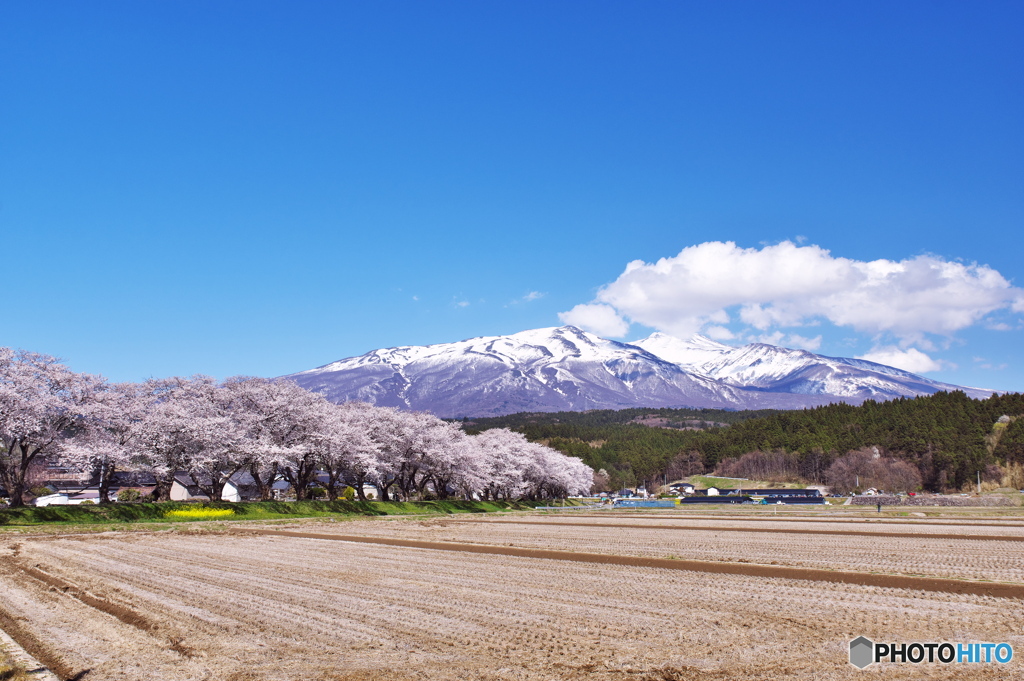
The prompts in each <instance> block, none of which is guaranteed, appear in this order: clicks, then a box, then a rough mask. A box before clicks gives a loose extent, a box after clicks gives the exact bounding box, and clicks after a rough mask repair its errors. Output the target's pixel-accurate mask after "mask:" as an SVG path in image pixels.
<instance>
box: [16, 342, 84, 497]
mask: <svg viewBox="0 0 1024 681" xmlns="http://www.w3.org/2000/svg"><path fill="white" fill-rule="evenodd" d="M103 385H104V380H103V378H102V377H99V376H92V375H89V374H77V373H75V372H73V371H71V370H70V369H68V368H67V367H66V366H64V365H63V364H61V363H60V362H59V361H58V360H57V359H56V358H54V357H51V356H49V355H42V354H39V353H34V352H27V351H24V350H17V351H15V350H12V349H10V348H0V483H2V484H3V485H4V487H5V488H6V489H7V493H8V494H9V496H10V505H11V506H22V505H24V500H23V498H22V496H23V495H24V493H25V483H26V475H27V474H28V471H29V468H30V467H31V466H32V465H33V464H34V463H35V462H36V461H37V460H39V459H41V458H42V457H45V456H59V455H60V452H61V450H62V448H63V446H64V445H65V443H66V440H67V437H68V435H69V434H71V433H73V432H74V431H75V430H76V429H80V428H81V427H82V426H83V424H84V423H85V422H87V421H88V420H89V419H90V418H92V417H93V416H94V412H95V410H96V408H97V402H96V394H97V392H98V391H100V390H101V389H102V387H103Z"/></svg>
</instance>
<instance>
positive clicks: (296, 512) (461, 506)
mask: <svg viewBox="0 0 1024 681" xmlns="http://www.w3.org/2000/svg"><path fill="white" fill-rule="evenodd" d="M547 503H549V502H530V501H516V502H507V501H409V502H401V501H344V500H338V501H258V502H241V503H230V502H219V503H203V504H196V503H180V502H173V501H168V502H163V503H160V504H153V503H143V504H134V503H133V504H110V505H109V506H103V505H100V506H44V507H42V508H36V507H34V506H29V507H24V508H11V509H4V510H0V527H24V526H35V525H54V524H64V525H83V524H84V525H91V524H100V523H105V524H111V523H156V522H159V523H167V522H195V521H197V520H273V519H281V518H317V517H325V516H388V515H443V514H450V513H494V512H498V511H518V510H526V509H530V508H534V507H535V506H543V505H545V504H547ZM211 511H216V512H211ZM225 512H226V513H225Z"/></svg>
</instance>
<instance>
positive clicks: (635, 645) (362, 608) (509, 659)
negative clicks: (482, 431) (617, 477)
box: [0, 516, 1024, 681]
mask: <svg viewBox="0 0 1024 681" xmlns="http://www.w3.org/2000/svg"><path fill="white" fill-rule="evenodd" d="M519 520H521V521H527V522H528V523H529V524H527V523H524V522H518V523H517V522H508V521H507V519H505V520H503V521H500V522H496V521H490V520H484V521H476V520H471V521H469V522H458V521H454V520H444V519H442V520H437V521H422V520H368V521H354V522H318V523H303V524H302V526H301V529H302V532H304V533H308V534H320V535H323V536H324V538H311V537H299V536H274V535H257V534H249V533H245V532H244V531H239V530H238V529H237V528H235V529H232V530H229V531H198V530H197V531H194V532H188V531H175V532H139V533H108V534H102V535H77V536H58V537H42V536H39V537H17V538H15V537H10V536H8V537H5V538H3V539H2V540H0V594H2V600H0V628H3V629H4V630H6V631H7V632H8V633H9V634H11V635H12V636H13V637H14V638H15V639H17V640H18V641H19V642H20V643H21V644H22V645H23V646H25V647H26V648H28V649H29V652H32V653H33V654H35V655H36V657H37V658H39V659H40V660H42V661H43V662H44V663H46V664H48V665H49V666H50V667H51V668H53V669H54V670H55V671H56V672H57V673H58V674H59V675H60V676H61V677H62V678H65V679H71V678H78V679H84V680H87V681H93V680H97V681H99V680H106V679H175V680H177V679H182V680H185V679H212V680H221V679H224V680H227V681H232V680H234V681H242V680H244V679H254V680H255V679H321V680H324V681H328V680H332V679H339V680H340V679H346V680H352V681H356V680H361V679H442V680H447V679H489V680H490V679H493V680H498V679H502V680H504V679H509V680H513V679H515V680H524V681H533V680H537V681H540V680H547V679H594V680H608V681H627V680H636V681H640V680H648V681H673V680H677V681H678V680H681V679H694V680H696V679H733V678H737V679H846V678H851V679H862V678H867V677H866V676H865V675H866V674H867V675H870V676H871V677H872V678H875V677H878V674H879V673H880V672H881V673H882V674H883V675H884V677H885V678H887V679H888V678H963V679H1006V678H1024V665H1022V664H1021V663H1020V662H1019V661H1018V660H1017V659H1015V660H1014V661H1013V662H1012V663H1010V664H1009V665H996V664H991V665H950V666H944V665H938V664H931V665H929V664H924V665H919V666H914V665H909V664H907V665H875V666H873V667H872V668H870V669H869V670H867V671H863V672H862V671H859V670H857V669H855V668H853V667H852V666H850V665H849V664H848V663H847V646H848V643H849V641H850V639H852V638H854V637H856V636H859V635H865V636H867V637H869V638H872V639H874V640H882V641H936V640H946V641H964V642H966V641H994V642H1001V641H1007V642H1009V643H1011V644H1013V645H1014V648H1015V651H1016V652H1017V653H1018V657H1020V656H1021V655H1022V654H1024V601H1022V600H1021V599H1019V598H1007V597H992V596H985V595H972V594H961V593H950V592H948V591H944V590H942V589H935V590H920V589H909V588H891V587H886V586H870V585H865V584H857V583H835V582H830V581H823V580H821V579H817V578H815V579H810V578H808V579H800V578H780V577H775V576H771V575H772V574H774V573H771V572H770V568H772V567H774V568H786V569H790V568H799V569H805V570H809V571H810V570H814V571H816V572H815V573H814V574H818V573H821V574H824V573H825V572H826V571H831V572H834V573H836V574H850V575H858V574H859V575H866V574H872V573H873V574H876V575H883V576H884V575H896V576H899V575H904V576H915V575H925V576H930V577H935V578H942V580H946V581H944V582H942V583H947V582H949V583H953V582H955V581H957V580H959V581H968V582H970V583H972V584H978V583H979V582H978V580H993V581H996V582H1002V583H1006V584H1010V585H1013V588H1018V587H1020V586H1022V585H1024V582H1022V572H1021V568H1020V566H1021V565H1022V564H1024V542H1020V541H1015V540H1012V539H998V538H996V537H994V536H993V537H992V538H989V539H984V540H982V539H972V538H970V537H969V535H970V532H971V531H973V530H978V531H982V528H980V527H979V528H971V529H969V530H968V531H967V535H968V536H965V537H964V538H954V539H950V538H946V537H942V538H938V537H934V536H933V537H929V536H928V534H930V533H932V534H934V533H939V534H959V533H960V530H958V529H956V528H950V527H949V526H929V525H927V524H921V525H919V526H915V527H914V529H912V530H909V531H907V530H906V529H905V526H903V525H899V526H897V527H895V529H894V528H893V527H889V526H881V525H878V526H872V527H870V528H865V527H863V526H858V528H857V529H858V530H865V531H877V532H879V533H889V534H913V533H920V534H921V536H920V537H919V538H918V537H913V536H910V537H907V536H881V537H871V536H865V535H852V536H849V537H844V536H842V535H841V534H801V533H792V532H790V533H786V532H785V531H784V530H785V527H783V525H785V526H786V527H789V529H816V530H821V529H830V527H831V526H830V525H829V526H826V527H823V525H822V524H821V523H813V524H812V523H807V524H803V523H778V524H774V523H772V524H765V523H757V524H756V525H757V527H756V528H755V527H754V525H755V524H754V523H750V522H748V520H746V519H743V518H737V519H736V520H729V519H724V520H722V521H720V523H719V524H718V525H708V524H707V523H704V524H694V523H690V524H689V526H686V527H684V525H686V523H687V522H688V521H685V520H677V521H659V522H658V524H659V527H658V528H657V529H649V528H647V527H644V526H643V525H644V519H643V517H636V518H631V519H628V520H624V521H621V523H622V527H608V526H602V523H603V521H599V520H592V519H582V518H580V519H561V518H560V519H556V520H555V521H545V520H543V519H539V518H537V517H533V516H531V517H521V518H519ZM537 522H540V523H543V524H536V523H537ZM615 522H619V521H615ZM608 524H614V523H603V525H608ZM673 524H675V525H676V526H673ZM893 525H895V524H893ZM725 527H735V528H737V529H735V530H731V531H724V530H723V528H725ZM272 529H273V530H286V529H288V528H286V527H285V526H282V525H275V527H273V528H272ZM292 529H294V528H292ZM763 529H781V530H783V531H782V532H764V531H755V530H763ZM990 530H991V531H990ZM984 531H985V532H986V533H987V534H991V535H1000V536H1006V537H1013V536H1017V535H1021V536H1024V529H1022V528H1020V527H1019V526H1012V525H1008V526H1003V527H989V528H985V529H984ZM339 536H348V537H350V538H351V539H352V540H351V541H345V540H338V539H337V537H339ZM332 537H333V538H332ZM360 537H363V538H378V539H381V538H386V539H393V540H402V541H406V542H407V543H408V542H410V541H419V542H436V543H439V544H444V545H445V547H444V548H443V549H439V548H416V547H414V546H388V545H381V544H371V543H366V542H365V541H360V540H359V539H360ZM473 547H482V548H484V549H486V550H488V551H493V550H494V549H495V548H500V547H504V548H507V549H509V550H510V551H519V552H520V554H521V555H499V554H496V553H493V552H492V553H473V552H468V551H469V550H472V549H473ZM530 550H537V551H549V552H552V554H551V555H555V552H558V553H557V558H555V559H553V558H538V557H533V556H531V555H530V554H529V551H530ZM573 554H576V556H575V558H574V555H573ZM593 555H603V556H608V557H609V559H617V558H623V559H625V558H632V559H634V562H635V563H636V561H635V559H637V558H665V559H669V560H680V561H683V560H693V561H701V564H702V565H710V566H711V569H710V570H709V571H695V570H690V569H666V568H662V567H647V566H644V565H643V564H641V563H636V564H625V565H623V564H615V563H614V560H609V562H607V563H602V562H594V561H589V562H588V561H585V560H580V559H581V558H582V557H584V556H593ZM737 564H743V565H750V566H755V567H757V566H764V567H765V569H766V571H765V572H763V573H761V574H760V575H759V574H728V573H727V572H728V570H725V572H726V573H725V574H718V573H715V572H714V571H713V570H714V566H716V565H719V566H722V567H723V569H724V568H727V567H728V566H730V565H737ZM787 574H788V573H787ZM793 574H799V573H793ZM807 574H808V575H810V574H811V572H808V573H807ZM940 581H941V580H940ZM879 583H884V582H879ZM937 583H938V582H937ZM879 678H880V677H879Z"/></svg>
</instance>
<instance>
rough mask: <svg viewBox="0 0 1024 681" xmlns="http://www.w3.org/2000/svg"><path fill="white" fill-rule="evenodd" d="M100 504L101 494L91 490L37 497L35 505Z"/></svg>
mask: <svg viewBox="0 0 1024 681" xmlns="http://www.w3.org/2000/svg"><path fill="white" fill-rule="evenodd" d="M99 502H100V493H99V492H98V491H96V490H89V491H85V492H78V493H71V494H69V493H67V492H57V493H56V494H47V495H45V496H41V497H36V501H35V504H36V506H77V505H79V504H84V503H90V504H98V503H99Z"/></svg>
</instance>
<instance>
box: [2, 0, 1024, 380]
mask: <svg viewBox="0 0 1024 681" xmlns="http://www.w3.org/2000/svg"><path fill="white" fill-rule="evenodd" d="M1022 25H1024V5H1021V4H1020V3H1016V2H985V3H971V4H968V3H962V2H942V1H939V2H934V1H933V2H902V3H883V2H863V1H858V2H846V3H842V2H840V3H820V2H806V3H794V2H770V3H765V2H732V3H721V2H643V3H634V2H595V1H593V0H588V1H582V2H550V1H544V2H515V3H510V2H479V1H475V2H379V3H366V2H358V3H357V2H352V3H342V2H322V3H321V2H301V3H284V2H276V3H274V2H254V1H252V0H247V1H245V2H217V1H212V2H202V3H200V2H146V3H138V2H104V1H102V0H97V1H94V2H89V3H66V2H61V3H57V2H34V3H14V2H8V3H3V4H2V5H0V93H2V96H0V232H2V234H3V240H2V245H3V251H4V253H3V262H4V277H3V280H2V281H3V283H2V284H0V285H2V287H3V289H2V290H3V300H4V312H5V314H4V315H3V324H2V326H0V345H9V346H14V347H23V348H27V349H31V350H36V351H40V352H46V353H50V354H54V355H58V356H60V357H63V358H64V359H65V360H66V361H67V362H68V363H69V364H70V365H71V366H72V367H73V368H75V369H77V370H81V371H90V372H96V373H102V374H104V375H106V376H108V377H110V378H113V379H117V380H136V379H142V378H145V377H148V376H165V375H171V374H192V373H207V374H211V375H214V376H219V377H223V376H228V375H235V374H254V375H264V376H273V375H280V374H284V373H289V372H292V371H298V370H302V369H306V368H311V367H313V366H317V365H320V364H325V363H327V362H329V361H332V360H336V359H339V358H342V357H346V356H351V355H356V354H361V353H363V352H366V351H368V350H371V349H373V348H377V347H387V346H394V345H405V344H426V343H438V342H448V341H454V340H460V339H463V338H467V337H473V336H480V335H493V334H505V333H512V332H515V331H520V330H524V329H528V328H536V327H542V326H554V325H558V324H561V323H562V320H564V319H566V315H567V314H571V312H572V311H573V310H574V309H577V306H580V305H584V306H586V305H606V306H608V307H609V308H610V309H609V310H606V311H607V312H610V313H612V314H614V316H615V318H616V319H619V320H621V323H622V324H626V325H628V326H627V327H626V329H625V332H624V333H622V335H621V337H622V338H625V339H637V338H641V337H643V336H646V335H647V334H648V333H650V332H651V330H652V329H653V328H671V329H674V330H675V331H676V332H677V333H681V332H682V331H685V330H688V329H691V328H698V327H699V328H698V330H702V331H704V332H708V330H709V329H711V333H714V334H717V335H718V337H720V338H723V339H725V340H726V341H727V342H732V343H740V342H744V341H747V340H754V339H758V338H764V339H770V338H776V339H779V342H780V343H781V344H787V343H788V344H793V343H792V342H791V341H793V340H794V339H795V340H796V341H798V342H803V343H804V344H805V345H807V346H808V347H813V348H814V349H815V350H816V351H817V352H820V353H823V354H832V355H843V356H880V355H879V354H878V353H885V352H888V353H890V354H889V355H886V356H891V357H894V358H903V359H904V360H906V361H908V362H910V363H911V364H914V363H915V362H916V364H914V366H916V367H918V368H920V367H926V368H930V369H932V371H930V372H929V373H928V374H927V375H929V376H930V377H933V378H937V379H940V380H946V381H950V382H954V383H958V384H964V385H978V386H985V387H993V388H998V389H1009V390H1021V389H1024V357H1022V355H1021V348H1022V347H1024V343H1022V340H1024V325H1022V321H1021V318H1022V317H1024V314H1022V313H1024V310H1022V309H1021V300H1022V299H1021V295H1022V293H1021V287H1022V286H1024V264H1022V262H1021V260H1022V259H1021V255H1022V248H1021V237H1020V234H1021V233H1022V229H1021V228H1022V226H1024V126H1021V121H1022V120H1024V88H1021V83H1022V82H1024V41H1021V40H1020V38H1019V31H1020V27H1021V26H1022ZM714 242H723V243H732V244H735V250H733V251H729V252H731V253H733V254H734V255H736V256H737V257H736V258H734V259H732V260H728V259H727V260H728V261H722V263H723V264H722V267H724V268H726V269H725V270H722V269H721V268H719V270H717V271H718V273H719V274H720V275H721V279H722V281H724V282H731V281H733V277H731V276H729V274H730V272H731V270H729V269H728V267H739V268H745V267H746V265H745V264H744V263H748V264H749V263H750V262H767V260H770V258H768V257H767V255H766V253H768V254H772V253H778V250H777V249H779V248H780V246H779V244H785V243H786V242H788V243H789V244H790V247H789V251H788V252H789V253H790V254H792V253H796V254H804V255H813V254H817V258H818V261H820V262H822V263H825V264H824V266H823V267H824V269H825V270H829V268H833V267H840V265H842V266H843V267H846V269H847V270H849V271H850V272H854V271H860V270H864V269H865V268H866V269H871V268H872V267H875V269H877V268H878V266H877V265H876V266H871V265H869V264H868V263H877V261H891V263H894V264H895V265H893V266H894V267H896V269H899V268H900V267H902V268H904V270H906V272H905V273H904V274H901V275H900V276H899V277H898V278H899V279H900V281H899V282H898V283H897V284H896V285H895V287H894V288H892V289H891V290H889V289H887V288H886V287H885V286H874V287H871V286H868V287H866V288H863V290H861V288H858V287H859V286H860V284H857V283H856V282H854V283H852V284H851V287H852V289H851V290H854V291H855V292H859V293H861V294H863V295H862V296H861V297H860V298H859V299H858V301H857V302H856V305H859V306H860V307H859V308H858V310H857V312H858V315H859V316H857V315H854V317H856V319H854V321H850V319H848V318H847V317H846V316H844V315H843V314H841V313H840V312H838V311H837V306H840V307H841V306H843V305H845V304H846V303H844V302H843V301H844V300H847V299H848V298H849V296H847V298H842V299H833V300H832V301H831V302H830V303H828V304H826V303H824V302H822V301H821V300H813V301H812V300H810V298H808V299H807V300H804V298H803V297H802V296H803V292H804V291H805V292H806V293H807V295H808V296H810V297H813V296H814V295H817V294H818V293H820V290H821V287H819V286H818V285H817V283H816V281H815V280H814V279H813V278H812V279H811V280H810V281H806V280H799V278H797V279H798V281H796V283H792V285H789V286H788V287H786V286H783V287H782V290H781V292H779V293H778V294H777V295H778V296H780V297H776V298H768V299H765V298H764V297H763V296H761V297H759V295H760V294H761V293H763V289H764V288H765V287H763V286H761V285H760V282H754V284H753V285H752V287H751V288H749V289H744V288H743V287H739V288H738V289H737V290H730V296H731V297H730V296H726V297H725V298H724V299H723V300H722V301H720V302H721V305H722V306H723V307H722V308H721V310H722V312H721V314H717V313H715V312H714V311H711V312H709V311H708V310H706V309H703V308H702V309H701V310H697V311H694V309H693V307H692V306H689V307H688V306H687V305H683V307H682V308H680V309H679V310H675V309H674V308H673V307H672V304H673V303H672V301H673V300H680V301H683V300H691V301H692V300H693V299H694V297H695V296H700V295H704V294H706V291H705V292H703V293H702V292H701V291H700V290H698V289H699V287H698V288H697V289H695V288H694V284H693V282H692V281H688V280H686V281H684V280H680V279H678V278H677V279H671V278H670V279H671V280H668V281H667V283H666V284H665V285H666V286H667V287H668V288H664V287H663V288H662V289H659V290H660V291H661V293H660V295H662V296H663V297H665V300H663V301H662V303H664V304H662V305H661V307H660V308H659V311H658V313H657V314H646V313H645V311H644V309H642V308H643V305H642V304H640V303H638V302H637V300H635V299H627V298H626V297H623V296H621V295H620V296H615V295H613V294H614V293H615V290H616V287H618V288H623V287H625V286H627V285H630V284H632V283H635V282H633V281H632V280H630V277H628V276H626V275H624V271H625V269H626V266H627V263H630V262H632V261H637V260H639V261H642V262H643V263H648V264H650V267H649V269H651V271H653V269H654V266H653V263H656V262H657V261H658V260H659V259H663V258H664V259H670V260H667V261H665V262H666V263H667V264H668V265H671V264H672V263H679V262H682V261H683V260H685V259H686V257H688V256H686V257H684V258H683V259H682V260H680V259H679V256H680V254H681V253H684V252H685V253H687V254H689V255H691V256H700V255H708V254H711V255H714V253H713V251H714V248H713V245H714ZM709 244H711V246H709ZM813 247H816V250H814V251H813V253H812V251H810V250H801V249H811V248H813ZM783 248H787V247H785V246H783ZM684 249H691V250H689V251H684ZM771 249H776V250H771ZM825 251H827V252H828V253H827V254H824V252H825ZM744 255H745V256H747V257H746V258H744V257H743V256H744ZM797 261H799V258H797ZM797 261H794V262H795V263H796V264H795V265H794V266H795V267H799V264H798V263H797ZM773 262H776V266H777V267H778V268H779V270H778V272H779V274H778V275H776V274H775V273H774V272H773V271H772V270H771V269H770V268H769V269H768V270H766V271H767V272H768V274H766V275H764V276H765V277H766V278H767V279H770V280H771V281H773V282H775V281H777V280H778V279H779V278H780V277H783V278H784V275H785V274H786V273H787V272H788V273H792V270H791V269H789V268H788V265H787V264H786V261H783V260H776V261H773ZM729 263H731V264H729ZM836 263H840V265H836ZM712 264H714V263H712ZM883 264H884V263H883ZM914 266H917V269H918V270H920V269H921V268H924V270H927V271H928V272H931V273H932V274H933V275H935V276H932V277H931V278H929V276H926V275H922V276H920V277H919V276H916V275H913V272H912V271H911V270H913V269H914ZM957 266H959V269H957ZM929 267H930V268H931V269H929ZM858 268H860V269H858ZM883 269H884V267H883ZM639 271H647V270H645V269H643V268H641V270H639ZM829 271H831V270H829ZM902 271H903V270H901V272H902ZM944 271H948V272H952V274H951V275H950V276H952V277H953V278H954V279H956V281H952V280H949V281H947V280H943V281H945V284H949V286H946V288H943V283H942V281H938V280H937V279H935V277H936V276H939V274H936V273H941V272H944ZM723 272H724V274H723ZM948 272H947V273H948ZM736 273H737V274H741V272H739V271H737V272H736ZM926 274H927V273H926ZM904 275H905V276H904ZM851 276H852V275H851ZM957 278H958V279H957ZM684 279H685V277H684ZM939 279H941V276H939ZM801 281H802V282H803V283H800V282H801ZM844 281H846V280H844ZM850 281H852V280H850ZM951 282H952V283H951ZM993 282H994V283H993ZM833 283H834V282H833ZM648 284H650V282H648ZM643 285H647V284H643ZM650 285H652V286H655V285H658V284H657V282H655V283H654V284H650ZM801 286H803V287H804V288H803V289H801V288H800V287H801ZM958 286H959V288H957V287H958ZM673 287H675V288H673ZM950 287H952V288H950ZM734 288H735V287H734ZM922 289H923V291H924V294H930V297H929V295H924V297H923V298H922ZM953 289H955V291H954V290H953ZM951 291H952V292H951ZM640 293H641V296H640V297H641V298H643V296H644V295H646V293H645V291H641V292H640ZM872 296H876V298H872ZM972 296H977V300H978V301H979V302H977V305H978V307H977V313H976V314H971V313H970V311H971V305H974V304H975V303H974V302H973V301H974V300H975V298H974V297H972ZM946 298H948V299H949V300H950V301H952V302H951V303H950V304H951V305H953V306H954V307H956V306H959V307H958V308H957V310H956V311H958V312H959V313H960V314H959V316H955V315H953V316H955V317H956V319H954V320H953V321H950V322H949V323H947V324H945V326H941V325H940V327H941V328H940V327H936V326H935V325H929V323H928V321H927V320H925V321H922V322H920V324H919V325H920V326H921V328H918V329H915V328H911V327H913V325H912V324H909V323H908V322H906V320H907V319H911V318H915V317H920V318H929V319H930V318H932V317H933V315H932V314H931V312H930V308H927V307H921V305H926V304H930V305H938V308H936V311H935V316H936V317H938V316H941V313H942V310H941V309H940V308H942V305H943V302H942V301H943V300H944V299H946ZM613 299H614V300H613ZM925 299H927V300H929V301H931V302H930V303H926V304H925V303H920V304H919V302H918V301H920V300H925ZM954 299H955V300H954ZM612 300H613V303H609V302H608V301H612ZM936 300H938V301H939V302H938V303H936V302H935V301H936ZM837 301H838V302H837ZM894 301H895V304H894ZM804 303H806V304H807V307H806V308H801V306H802V305H804ZM754 305H756V306H758V307H757V308H756V309H755V308H753V307H752V306H754ZM830 305H831V307H829V306H830ZM698 307H700V306H698ZM705 307H706V306H705ZM876 307H881V308H886V309H887V314H889V315H890V317H889V318H888V320H889V321H888V322H887V321H885V319H881V318H875V317H872V314H873V313H872V312H871V311H872V310H873V309H875V308H876ZM589 309H591V308H584V311H586V310H589ZM601 309H602V310H603V309H604V308H601ZM794 309H797V310H801V309H802V310H803V312H804V313H805V314H803V315H795V316H794V314H793V310H794ZM751 310H754V312H751ZM766 310H767V311H768V312H772V311H773V310H774V311H776V312H778V311H780V310H781V311H782V312H778V314H775V315H774V316H771V315H768V317H770V319H768V317H765V315H766V314H767V312H765V311H766ZM787 310H788V313H786V314H784V312H786V311H787ZM755 312H756V313H757V314H755ZM762 313H763V314H762ZM915 313H921V314H916V315H915ZM759 314H760V315H761V316H760V317H759V316H758V315H759ZM560 315H561V316H560ZM674 315H675V316H674ZM702 315H703V316H702ZM722 315H724V317H723V316H722ZM883 316H884V315H883ZM712 317H714V319H712ZM893 317H896V318H898V320H897V321H893ZM570 318H572V319H576V318H585V319H588V320H590V321H593V320H592V319H591V318H590V317H579V315H577V316H576V317H570ZM680 319H682V320H688V321H687V323H681V322H679V320H680ZM758 319H760V322H758V324H759V326H758V324H755V323H753V322H752V321H751V320H754V321H757V320H758ZM951 319H952V317H951ZM957 319H958V320H959V321H956V320H957ZM715 320H717V321H715ZM766 320H767V321H766ZM899 320H902V321H899ZM887 324H888V325H887ZM694 325H696V327H695V326H694ZM597 326H600V325H599V324H598V325H596V326H595V327H594V328H597ZM605 326H607V325H605ZM606 330H607V329H606ZM613 330H614V329H613ZM619 330H621V328H620V329H619ZM780 334H781V335H780ZM800 339H803V340H802V341H801V340H800ZM914 352H916V353H918V355H914V354H913V353H914ZM872 353H874V354H872ZM921 357H924V358H925V359H921Z"/></svg>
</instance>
